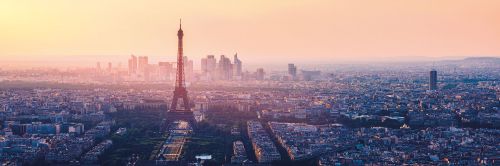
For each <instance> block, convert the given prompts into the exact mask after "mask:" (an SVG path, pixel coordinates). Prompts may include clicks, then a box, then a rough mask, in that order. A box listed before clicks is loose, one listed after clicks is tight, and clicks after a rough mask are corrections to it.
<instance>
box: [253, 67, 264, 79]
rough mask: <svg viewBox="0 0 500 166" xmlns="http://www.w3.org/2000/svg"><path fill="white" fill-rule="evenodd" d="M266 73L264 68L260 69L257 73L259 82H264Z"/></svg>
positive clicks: (256, 77) (256, 76)
mask: <svg viewBox="0 0 500 166" xmlns="http://www.w3.org/2000/svg"><path fill="white" fill-rule="evenodd" d="M265 75H266V73H265V72H264V69H263V68H258V69H257V72H255V79H257V80H264V77H265Z"/></svg>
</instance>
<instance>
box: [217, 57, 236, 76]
mask: <svg viewBox="0 0 500 166" xmlns="http://www.w3.org/2000/svg"><path fill="white" fill-rule="evenodd" d="M218 72H219V79H220V80H230V79H232V76H233V66H232V64H231V60H230V59H229V58H226V56H224V55H221V56H220V59H219V64H218Z"/></svg>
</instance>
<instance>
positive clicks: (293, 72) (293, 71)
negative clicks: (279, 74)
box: [288, 63, 297, 78]
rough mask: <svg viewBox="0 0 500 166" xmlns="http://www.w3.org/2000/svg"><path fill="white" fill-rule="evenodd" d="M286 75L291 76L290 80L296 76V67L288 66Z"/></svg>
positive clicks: (293, 65)
mask: <svg viewBox="0 0 500 166" xmlns="http://www.w3.org/2000/svg"><path fill="white" fill-rule="evenodd" d="M288 75H290V76H292V78H295V77H296V76H297V66H295V64H293V63H290V64H288Z"/></svg>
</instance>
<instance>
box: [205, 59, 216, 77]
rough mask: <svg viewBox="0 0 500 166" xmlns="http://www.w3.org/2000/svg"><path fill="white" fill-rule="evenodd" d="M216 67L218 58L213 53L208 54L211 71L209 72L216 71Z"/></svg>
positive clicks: (208, 64)
mask: <svg viewBox="0 0 500 166" xmlns="http://www.w3.org/2000/svg"><path fill="white" fill-rule="evenodd" d="M216 68H217V59H215V56H213V55H208V56H207V72H209V73H212V72H215V69H216Z"/></svg>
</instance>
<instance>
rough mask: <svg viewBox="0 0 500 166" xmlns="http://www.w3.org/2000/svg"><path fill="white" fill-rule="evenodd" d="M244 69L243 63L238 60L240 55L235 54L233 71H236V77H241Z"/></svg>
mask: <svg viewBox="0 0 500 166" xmlns="http://www.w3.org/2000/svg"><path fill="white" fill-rule="evenodd" d="M241 68H242V62H241V60H240V59H238V53H236V54H234V66H233V70H234V72H233V73H234V75H235V76H237V77H241V70H242V69H241Z"/></svg>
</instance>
